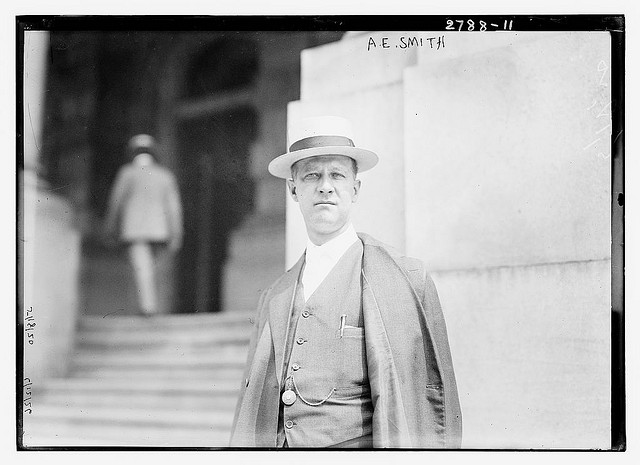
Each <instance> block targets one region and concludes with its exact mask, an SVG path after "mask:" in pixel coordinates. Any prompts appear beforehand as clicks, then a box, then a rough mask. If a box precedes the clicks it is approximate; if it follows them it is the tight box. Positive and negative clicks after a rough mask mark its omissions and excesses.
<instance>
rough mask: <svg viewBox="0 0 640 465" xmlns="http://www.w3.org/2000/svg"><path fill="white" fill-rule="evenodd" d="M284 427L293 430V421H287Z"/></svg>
mask: <svg viewBox="0 0 640 465" xmlns="http://www.w3.org/2000/svg"><path fill="white" fill-rule="evenodd" d="M284 426H285V428H287V429H291V428H293V422H292V421H291V420H287V421H285V422H284Z"/></svg>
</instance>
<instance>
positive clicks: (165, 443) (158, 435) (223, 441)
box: [24, 422, 230, 447]
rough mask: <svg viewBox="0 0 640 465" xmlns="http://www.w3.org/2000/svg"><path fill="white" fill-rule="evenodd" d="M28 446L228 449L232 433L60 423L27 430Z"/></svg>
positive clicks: (27, 428) (190, 429)
mask: <svg viewBox="0 0 640 465" xmlns="http://www.w3.org/2000/svg"><path fill="white" fill-rule="evenodd" d="M24 433H25V434H24V441H25V442H24V444H25V445H27V446H28V445H30V444H31V445H34V446H54V447H55V446H57V447H64V446H67V447H68V446H71V447H73V446H80V447H82V446H94V447H118V446H128V447H136V446H140V447H228V445H229V435H230V431H217V430H210V429H202V430H195V429H193V428H188V429H177V428H174V429H168V428H156V427H146V428H144V429H141V428H140V427H139V426H128V425H113V424H96V425H92V427H91V428H86V427H83V426H79V425H68V424H60V423H57V422H56V423H45V422H43V423H40V424H34V425H32V426H27V427H25V429H24Z"/></svg>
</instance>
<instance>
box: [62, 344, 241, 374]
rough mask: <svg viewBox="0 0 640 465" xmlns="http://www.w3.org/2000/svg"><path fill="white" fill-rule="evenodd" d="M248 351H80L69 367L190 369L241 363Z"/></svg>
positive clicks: (236, 365) (210, 368)
mask: <svg viewBox="0 0 640 465" xmlns="http://www.w3.org/2000/svg"><path fill="white" fill-rule="evenodd" d="M247 351H248V347H247V346H242V347H238V348H234V349H232V350H221V351H217V352H215V353H211V352H207V351H197V352H189V351H182V350H181V349H179V348H178V349H174V350H165V351H133V350H132V351H81V352H78V353H76V354H75V356H74V357H73V363H72V370H82V369H87V368H98V367H100V368H102V367H118V368H124V367H129V368H142V369H150V368H159V369H163V368H167V369H181V368H188V369H193V370H216V369H218V368H237V367H244V364H245V362H246V360H247Z"/></svg>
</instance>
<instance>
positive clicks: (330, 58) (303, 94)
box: [300, 32, 417, 100]
mask: <svg viewBox="0 0 640 465" xmlns="http://www.w3.org/2000/svg"><path fill="white" fill-rule="evenodd" d="M402 35H403V34H401V33H398V32H370V33H369V32H363V33H358V34H350V35H347V36H345V37H344V38H343V39H342V40H340V41H338V42H332V43H330V44H326V45H323V46H321V47H315V48H312V49H308V50H303V51H302V57H301V59H302V66H301V75H302V79H301V83H300V84H301V89H300V98H301V100H317V99H321V98H323V97H332V96H335V95H345V94H346V95H350V94H351V93H353V92H359V91H362V90H363V89H372V88H375V87H380V86H386V85H389V84H394V83H395V84H397V83H399V82H401V81H402V71H403V69H404V68H406V67H407V66H410V65H412V64H415V63H416V59H417V58H416V57H417V50H416V48H414V47H411V48H404V49H398V48H394V46H395V45H396V44H398V43H400V36H402ZM371 41H373V44H374V45H372V44H371ZM383 42H384V43H385V44H387V45H388V47H389V48H385V47H383Z"/></svg>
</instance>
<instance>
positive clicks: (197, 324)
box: [24, 313, 253, 447]
mask: <svg viewBox="0 0 640 465" xmlns="http://www.w3.org/2000/svg"><path fill="white" fill-rule="evenodd" d="M252 317H253V315H252V314H248V313H225V314H206V315H201V314H191V315H162V316H157V317H154V318H151V319H146V318H142V317H135V316H118V317H106V318H102V317H99V316H84V317H82V319H81V321H80V323H79V328H78V332H77V336H76V347H75V351H74V354H73V360H72V362H71V369H70V373H69V376H68V377H66V378H61V379H50V380H47V382H46V383H45V385H44V386H43V388H42V389H40V390H36V389H35V388H34V392H33V414H32V415H28V416H25V420H24V421H25V423H24V444H25V445H26V446H145V447H225V446H227V445H228V440H229V433H230V429H231V423H232V421H233V412H234V409H235V405H236V401H237V396H238V392H239V388H240V385H241V379H242V372H243V369H244V363H245V360H246V354H247V348H248V343H249V336H250V334H251V328H252V325H251V318H252Z"/></svg>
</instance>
